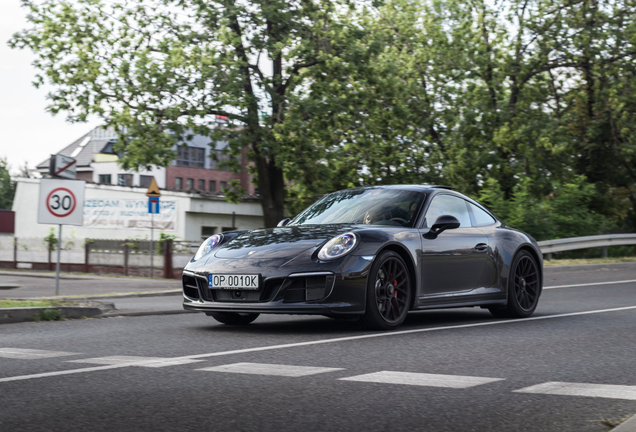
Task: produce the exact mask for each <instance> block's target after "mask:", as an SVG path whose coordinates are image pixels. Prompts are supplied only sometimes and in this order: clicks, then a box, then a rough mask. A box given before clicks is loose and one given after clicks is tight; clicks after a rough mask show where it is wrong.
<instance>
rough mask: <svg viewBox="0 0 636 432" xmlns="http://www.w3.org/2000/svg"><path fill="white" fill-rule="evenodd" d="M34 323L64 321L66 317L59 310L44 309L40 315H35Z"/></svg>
mask: <svg viewBox="0 0 636 432" xmlns="http://www.w3.org/2000/svg"><path fill="white" fill-rule="evenodd" d="M32 319H33V321H35V322H40V321H64V320H66V317H65V316H64V314H63V313H62V312H61V311H60V310H59V309H44V310H43V311H42V312H40V313H39V314H36V315H33V318H32Z"/></svg>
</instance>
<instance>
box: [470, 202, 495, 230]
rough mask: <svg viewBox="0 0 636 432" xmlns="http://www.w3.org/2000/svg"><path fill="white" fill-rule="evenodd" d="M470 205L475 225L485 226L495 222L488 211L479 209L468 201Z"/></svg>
mask: <svg viewBox="0 0 636 432" xmlns="http://www.w3.org/2000/svg"><path fill="white" fill-rule="evenodd" d="M468 205H469V206H470V210H471V211H472V212H473V216H474V217H475V226H486V225H492V224H494V223H495V222H497V221H496V220H495V219H494V218H493V217H492V216H490V215H489V214H488V213H486V212H485V211H483V210H482V209H480V208H479V207H477V206H476V205H474V204H471V203H468Z"/></svg>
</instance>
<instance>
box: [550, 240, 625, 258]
mask: <svg viewBox="0 0 636 432" xmlns="http://www.w3.org/2000/svg"><path fill="white" fill-rule="evenodd" d="M538 243H539V247H540V248H541V252H542V253H543V254H544V255H545V254H547V255H548V256H547V259H548V260H549V259H550V258H552V256H551V255H552V253H554V252H563V251H570V250H576V249H587V248H594V247H601V248H603V253H602V255H603V257H607V247H608V246H621V245H636V234H606V235H595V236H586V237H571V238H564V239H556V240H544V241H540V242H538Z"/></svg>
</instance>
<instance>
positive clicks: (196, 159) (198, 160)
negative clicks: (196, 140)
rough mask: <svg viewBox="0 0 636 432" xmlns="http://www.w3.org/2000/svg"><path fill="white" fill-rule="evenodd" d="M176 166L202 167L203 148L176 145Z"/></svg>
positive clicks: (203, 162) (203, 159) (203, 158)
mask: <svg viewBox="0 0 636 432" xmlns="http://www.w3.org/2000/svg"><path fill="white" fill-rule="evenodd" d="M177 166H184V167H191V168H204V167H205V149H204V148H201V147H190V146H182V145H180V146H177Z"/></svg>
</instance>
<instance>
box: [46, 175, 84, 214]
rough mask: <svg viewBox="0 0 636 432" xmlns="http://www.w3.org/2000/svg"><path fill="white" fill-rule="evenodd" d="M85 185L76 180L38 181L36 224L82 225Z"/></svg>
mask: <svg viewBox="0 0 636 432" xmlns="http://www.w3.org/2000/svg"><path fill="white" fill-rule="evenodd" d="M85 185H86V183H85V182H83V181H76V180H51V179H42V180H40V199H39V206H38V223H42V224H59V225H82V217H83V213H84V186H85Z"/></svg>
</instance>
